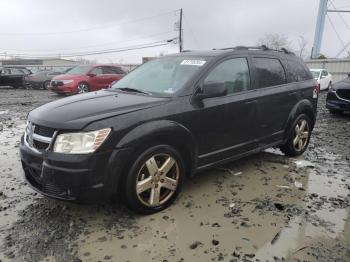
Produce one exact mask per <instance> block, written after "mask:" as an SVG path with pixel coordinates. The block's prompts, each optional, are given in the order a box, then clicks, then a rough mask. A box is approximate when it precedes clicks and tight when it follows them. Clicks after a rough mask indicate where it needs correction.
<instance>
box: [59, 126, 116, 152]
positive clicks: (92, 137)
mask: <svg viewBox="0 0 350 262" xmlns="http://www.w3.org/2000/svg"><path fill="white" fill-rule="evenodd" d="M110 132H111V129H110V128H105V129H101V130H97V131H92V132H85V133H65V134H60V135H58V136H57V138H56V141H55V144H54V147H53V151H54V152H57V153H64V154H88V153H92V152H94V151H95V150H96V149H97V148H99V146H100V145H102V143H103V142H104V141H105V140H106V138H107V137H108V135H109V133H110Z"/></svg>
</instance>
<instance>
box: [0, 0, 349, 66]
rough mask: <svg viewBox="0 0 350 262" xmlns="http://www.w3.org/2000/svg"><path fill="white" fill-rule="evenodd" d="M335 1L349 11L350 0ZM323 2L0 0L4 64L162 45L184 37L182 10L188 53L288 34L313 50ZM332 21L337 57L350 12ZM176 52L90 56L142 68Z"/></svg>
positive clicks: (328, 35)
mask: <svg viewBox="0 0 350 262" xmlns="http://www.w3.org/2000/svg"><path fill="white" fill-rule="evenodd" d="M331 3H332V4H333V5H334V6H335V7H336V8H342V9H346V10H350V1H349V0H332V1H331ZM318 4H319V0H217V1H210V0H191V1H189V0H172V1H169V0H148V1H141V0H138V1H136V0H128V1H125V0H123V1H120V0H98V1H96V0H58V1H53V0H0V25H1V26H0V59H1V58H4V57H5V52H6V58H7V59H9V58H10V57H11V56H14V55H17V56H19V55H21V56H48V55H50V56H59V55H61V56H63V55H66V54H77V53H79V54H80V53H82V52H83V53H87V52H95V51H101V50H110V49H113V50H116V49H118V50H120V49H129V48H134V47H141V46H144V45H158V44H163V43H165V42H166V41H167V40H170V39H174V38H176V37H177V36H178V31H176V30H175V22H177V21H178V19H179V11H178V10H179V9H180V8H182V9H183V14H184V19H183V30H184V31H183V32H184V49H187V50H206V49H212V48H223V47H233V46H237V45H248V46H252V45H256V43H257V42H258V40H259V39H260V38H261V37H263V36H264V35H265V34H271V33H272V34H281V35H285V36H286V37H288V39H289V41H290V42H291V46H292V48H293V49H297V48H298V44H297V42H298V40H299V39H300V36H302V37H304V38H305V40H306V41H307V43H308V46H307V49H308V52H309V53H310V52H311V48H312V44H313V38H314V32H315V26H316V20H317V12H318ZM332 4H331V5H330V8H332V9H334V6H332ZM328 16H329V18H330V20H329V19H328V18H327V20H326V26H325V32H324V36H323V43H322V48H321V52H322V53H323V54H325V55H326V56H328V57H334V56H336V54H337V53H338V52H339V51H340V50H341V49H342V46H343V45H344V44H346V43H348V42H349V41H350V13H343V14H341V16H340V15H339V14H337V13H329V14H328ZM332 25H333V26H334V27H335V29H336V31H337V33H338V35H339V36H340V38H341V40H339V39H338V37H337V34H336V33H335V31H334V29H333V27H332ZM342 42H343V44H342ZM349 51H350V48H349ZM176 52H178V45H177V44H176V43H168V44H167V45H163V46H158V47H152V48H147V49H139V50H129V51H124V52H116V53H108V54H100V55H90V56H83V58H85V59H92V60H97V61H98V62H108V63H140V62H141V61H142V57H144V56H145V57H147V56H158V55H161V54H164V55H166V54H171V53H176ZM345 55H346V53H343V54H342V56H345ZM69 59H70V58H69Z"/></svg>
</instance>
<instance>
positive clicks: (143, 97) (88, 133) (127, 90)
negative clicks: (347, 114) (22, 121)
mask: <svg viewBox="0 0 350 262" xmlns="http://www.w3.org/2000/svg"><path fill="white" fill-rule="evenodd" d="M317 90H318V89H317V82H316V81H315V80H314V79H313V77H312V75H311V73H310V72H309V70H308V69H307V67H306V66H305V64H304V63H303V62H302V61H301V60H300V59H299V58H297V57H296V56H295V55H294V54H292V53H290V52H288V51H287V50H284V51H276V50H270V49H268V48H266V47H261V48H260V47H259V48H249V47H236V48H229V49H222V50H213V51H206V52H183V53H180V54H175V55H170V56H165V57H162V58H160V59H156V60H153V61H150V62H147V63H145V64H144V65H142V66H140V67H139V68H137V69H135V70H134V71H132V72H131V73H129V74H128V75H126V76H125V77H124V78H123V79H121V80H120V81H118V82H117V83H115V84H114V85H113V86H112V87H111V88H110V89H107V90H102V91H98V92H92V93H88V94H83V95H78V96H73V97H68V98H64V99H60V100H57V101H54V102H51V103H48V104H46V105H43V106H41V107H39V108H37V109H35V110H33V111H31V112H30V113H29V115H28V124H27V128H26V131H25V134H24V136H23V137H22V140H21V145H20V151H21V158H22V164H23V168H24V171H25V177H26V180H27V181H28V183H29V184H30V185H31V186H32V187H33V188H34V189H35V190H37V191H39V192H41V193H42V194H44V195H46V196H49V197H54V198H58V199H63V200H84V201H85V200H87V199H96V198H101V197H110V196H112V195H114V194H115V193H117V192H121V193H122V194H121V196H123V197H124V198H125V200H126V203H127V204H128V206H129V207H130V208H132V209H133V210H135V211H137V212H142V213H152V212H156V211H159V210H162V209H164V208H166V207H167V206H169V205H170V204H171V203H172V202H173V201H174V200H175V198H176V197H177V195H178V194H179V192H180V190H181V187H182V184H183V181H184V180H185V178H186V177H190V176H192V175H193V174H194V173H197V172H199V171H202V170H204V169H207V168H210V167H212V166H215V165H218V164H222V163H224V162H228V161H232V160H234V159H238V158H241V157H244V156H247V155H250V154H253V153H257V152H259V151H261V150H264V149H266V148H269V147H280V148H281V150H282V151H283V152H284V153H285V154H286V155H290V156H297V155H300V154H302V153H303V152H304V151H305V150H306V148H307V146H308V143H309V139H310V135H311V131H312V129H313V127H314V123H315V117H316V107H317V98H318V92H317Z"/></svg>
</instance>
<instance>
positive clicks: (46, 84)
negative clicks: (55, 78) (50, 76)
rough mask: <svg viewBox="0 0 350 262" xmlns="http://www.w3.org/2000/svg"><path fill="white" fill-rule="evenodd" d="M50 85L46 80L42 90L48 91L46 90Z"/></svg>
mask: <svg viewBox="0 0 350 262" xmlns="http://www.w3.org/2000/svg"><path fill="white" fill-rule="evenodd" d="M50 83H51V81H50V80H46V81H45V82H44V83H43V87H42V89H44V90H48V89H49V86H50Z"/></svg>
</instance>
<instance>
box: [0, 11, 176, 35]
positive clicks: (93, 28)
mask: <svg viewBox="0 0 350 262" xmlns="http://www.w3.org/2000/svg"><path fill="white" fill-rule="evenodd" d="M177 11H178V10H173V11H169V12H164V13H160V14H158V15H154V16H148V17H143V18H139V19H135V20H130V21H126V22H122V23H119V24H108V25H106V24H105V25H101V26H96V27H90V28H85V29H80V30H72V31H61V32H44V33H35V32H32V33H0V35H2V36H44V35H61V34H74V33H79V32H87V31H94V30H99V29H105V28H107V27H118V26H120V25H125V24H131V23H137V22H142V21H145V20H150V19H154V18H158V17H161V16H165V15H168V14H172V13H174V12H177Z"/></svg>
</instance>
